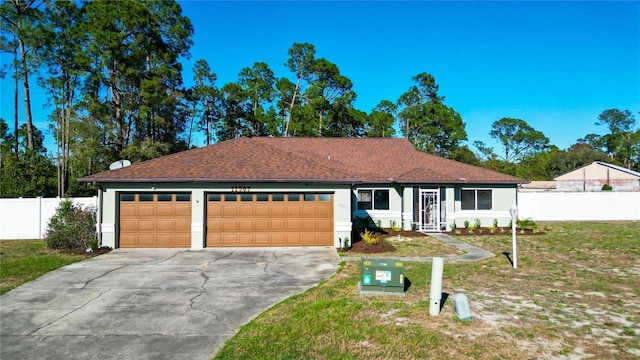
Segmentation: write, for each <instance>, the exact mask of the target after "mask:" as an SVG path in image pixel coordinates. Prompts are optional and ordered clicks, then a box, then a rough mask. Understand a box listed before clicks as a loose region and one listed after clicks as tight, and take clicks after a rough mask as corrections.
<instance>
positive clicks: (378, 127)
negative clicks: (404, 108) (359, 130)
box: [365, 100, 396, 137]
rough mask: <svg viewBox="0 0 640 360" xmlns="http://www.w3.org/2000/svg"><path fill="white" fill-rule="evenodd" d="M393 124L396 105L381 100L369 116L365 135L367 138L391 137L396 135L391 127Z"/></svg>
mask: <svg viewBox="0 0 640 360" xmlns="http://www.w3.org/2000/svg"><path fill="white" fill-rule="evenodd" d="M395 122H396V105H395V104H394V103H392V102H391V101H389V100H382V101H380V103H378V105H377V106H376V107H375V108H374V109H373V111H371V113H370V114H369V117H368V119H367V124H366V126H365V134H366V136H368V137H393V136H394V135H395V133H396V130H395V129H394V127H393V124H394V123H395Z"/></svg>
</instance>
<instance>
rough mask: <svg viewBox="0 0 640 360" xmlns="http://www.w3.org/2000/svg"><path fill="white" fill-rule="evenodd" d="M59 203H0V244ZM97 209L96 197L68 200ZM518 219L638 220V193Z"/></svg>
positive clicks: (598, 196) (525, 201)
mask: <svg viewBox="0 0 640 360" xmlns="http://www.w3.org/2000/svg"><path fill="white" fill-rule="evenodd" d="M62 200H63V199H60V198H40V197H38V198H29V199H0V240H17V239H42V238H44V236H45V232H46V229H47V224H48V223H49V219H50V218H51V217H52V216H53V215H54V214H55V212H56V208H57V207H58V205H59V204H60V202H61V201H62ZM71 200H72V201H73V202H74V203H75V204H79V205H82V207H87V206H93V207H95V208H97V207H98V197H97V196H94V197H84V198H71ZM518 217H519V218H520V219H527V218H530V219H533V220H535V221H571V220H576V221H580V220H582V221H594V220H640V192H531V193H529V192H520V193H518Z"/></svg>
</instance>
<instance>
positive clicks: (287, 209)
mask: <svg viewBox="0 0 640 360" xmlns="http://www.w3.org/2000/svg"><path fill="white" fill-rule="evenodd" d="M206 199H207V205H206V217H207V219H206V225H207V226H206V241H205V246H207V247H225V246H226V247H229V246H325V245H326V246H331V245H333V194H327V193H209V194H207V196H206ZM191 206H192V205H191V194H188V193H173V194H171V193H140V194H129V193H122V194H120V247H191Z"/></svg>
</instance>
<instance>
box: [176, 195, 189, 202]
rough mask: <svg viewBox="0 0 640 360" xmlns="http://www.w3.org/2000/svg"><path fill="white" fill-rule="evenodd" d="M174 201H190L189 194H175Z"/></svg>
mask: <svg viewBox="0 0 640 360" xmlns="http://www.w3.org/2000/svg"><path fill="white" fill-rule="evenodd" d="M176 201H191V194H176Z"/></svg>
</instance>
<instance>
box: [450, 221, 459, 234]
mask: <svg viewBox="0 0 640 360" xmlns="http://www.w3.org/2000/svg"><path fill="white" fill-rule="evenodd" d="M450 226H451V231H456V229H457V228H458V225H456V221H455V220H453V222H452V223H451V225H450Z"/></svg>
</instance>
